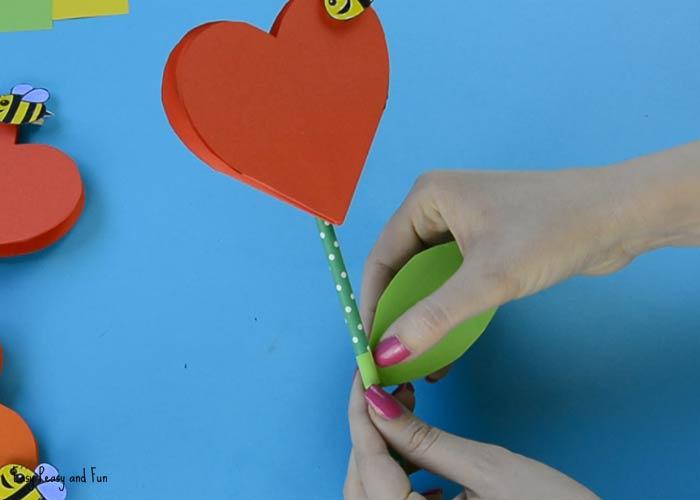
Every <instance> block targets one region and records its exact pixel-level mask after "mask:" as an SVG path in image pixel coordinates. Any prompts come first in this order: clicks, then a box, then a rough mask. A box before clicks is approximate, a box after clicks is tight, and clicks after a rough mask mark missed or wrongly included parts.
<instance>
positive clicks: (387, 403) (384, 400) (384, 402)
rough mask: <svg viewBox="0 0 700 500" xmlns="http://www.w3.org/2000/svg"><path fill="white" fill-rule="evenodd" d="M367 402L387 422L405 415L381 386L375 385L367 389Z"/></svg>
mask: <svg viewBox="0 0 700 500" xmlns="http://www.w3.org/2000/svg"><path fill="white" fill-rule="evenodd" d="M365 400H366V401H367V403H369V404H370V405H371V406H372V408H374V410H375V411H376V412H377V413H379V415H381V416H382V417H383V418H385V419H386V420H394V419H396V418H399V417H400V416H401V414H402V413H403V408H401V405H400V404H399V403H397V402H396V401H395V400H394V398H392V397H391V396H389V394H387V393H386V392H385V391H384V390H383V389H382V388H381V387H379V386H376V385H373V386H372V387H370V388H369V389H367V392H365Z"/></svg>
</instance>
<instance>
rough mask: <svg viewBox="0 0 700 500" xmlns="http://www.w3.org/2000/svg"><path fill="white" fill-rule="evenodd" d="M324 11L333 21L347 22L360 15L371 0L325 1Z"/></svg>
mask: <svg viewBox="0 0 700 500" xmlns="http://www.w3.org/2000/svg"><path fill="white" fill-rule="evenodd" d="M325 3H326V10H327V11H328V13H329V14H330V15H331V17H332V18H333V19H338V20H339V21H347V20H349V19H353V18H355V17H357V16H359V15H360V14H362V13H363V12H364V11H365V9H367V8H368V7H369V6H370V4H371V3H372V0H325Z"/></svg>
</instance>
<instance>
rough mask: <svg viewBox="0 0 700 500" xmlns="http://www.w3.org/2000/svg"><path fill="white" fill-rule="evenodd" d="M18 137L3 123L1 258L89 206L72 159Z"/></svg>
mask: <svg viewBox="0 0 700 500" xmlns="http://www.w3.org/2000/svg"><path fill="white" fill-rule="evenodd" d="M17 136H18V128H17V127H16V126H14V125H4V124H0V257H15V256H18V255H24V254H28V253H32V252H36V251H38V250H42V249H44V248H46V247H48V246H49V245H52V244H53V243H55V242H56V241H58V240H59V239H60V238H61V237H63V236H64V235H65V234H66V233H67V232H68V231H69V230H70V229H71V228H72V227H73V226H74V225H75V223H76V222H77V221H78V218H79V217H80V214H81V212H82V209H83V205H84V194H83V183H82V181H81V179H80V173H79V172H78V168H77V167H76V165H75V163H74V162H73V160H72V159H71V158H70V157H69V156H67V155H66V154H65V153H62V152H61V151H59V150H57V149H55V148H52V147H50V146H46V145H43V144H16V142H17ZM0 442H1V441H0ZM0 465H1V464H0Z"/></svg>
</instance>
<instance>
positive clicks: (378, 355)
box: [374, 337, 411, 368]
mask: <svg viewBox="0 0 700 500" xmlns="http://www.w3.org/2000/svg"><path fill="white" fill-rule="evenodd" d="M410 355H411V351H409V350H408V349H406V347H405V346H404V345H403V344H402V343H401V341H400V340H399V339H398V338H396V337H389V338H388V339H384V340H382V341H381V342H380V343H379V345H378V346H377V348H376V349H375V351H374V360H375V361H376V362H377V364H378V365H379V366H381V367H382V368H384V367H387V366H392V365H395V364H397V363H401V361H403V360H404V359H406V358H407V357H409V356H410Z"/></svg>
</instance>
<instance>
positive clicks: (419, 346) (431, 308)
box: [374, 265, 500, 367]
mask: <svg viewBox="0 0 700 500" xmlns="http://www.w3.org/2000/svg"><path fill="white" fill-rule="evenodd" d="M470 274H471V273H469V271H468V267H467V266H464V265H463V266H462V268H460V270H459V271H458V272H457V273H456V274H455V275H454V276H452V277H451V278H450V279H449V280H448V281H447V282H446V283H445V284H444V285H443V286H442V287H440V288H439V289H438V290H436V291H435V292H434V293H433V294H432V295H430V296H428V297H426V298H425V299H423V300H422V301H420V302H418V303H417V304H416V305H415V306H413V307H412V308H411V309H409V310H408V311H407V312H405V313H404V314H403V315H402V316H401V317H399V319H397V320H396V321H395V322H394V324H392V325H391V326H390V327H389V329H388V330H387V331H386V333H385V334H384V336H383V340H382V341H381V342H380V343H379V345H377V347H376V348H375V350H374V359H375V361H376V363H377V364H378V365H379V366H381V367H387V366H393V365H396V364H398V363H401V362H404V361H408V360H410V359H413V358H415V357H417V356H420V355H421V354H423V353H424V352H426V351H428V350H429V349H430V348H431V347H433V346H434V345H435V344H437V343H438V342H439V341H440V340H441V339H442V338H443V337H444V336H445V335H447V334H448V333H449V332H450V330H452V329H453V328H454V327H456V326H457V325H459V324H460V323H461V322H463V321H465V320H467V319H469V318H471V317H472V316H475V315H477V314H479V313H481V312H483V311H485V310H487V309H490V308H491V307H494V306H497V305H500V303H499V300H498V299H499V297H498V295H497V290H495V289H494V288H493V287H491V286H486V283H483V282H482V280H479V279H478V278H476V276H475V275H471V276H470Z"/></svg>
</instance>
